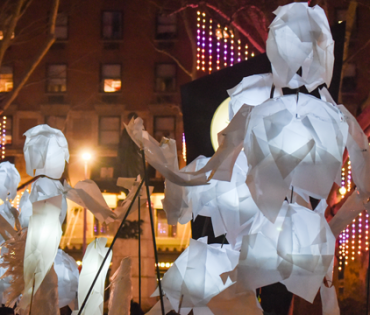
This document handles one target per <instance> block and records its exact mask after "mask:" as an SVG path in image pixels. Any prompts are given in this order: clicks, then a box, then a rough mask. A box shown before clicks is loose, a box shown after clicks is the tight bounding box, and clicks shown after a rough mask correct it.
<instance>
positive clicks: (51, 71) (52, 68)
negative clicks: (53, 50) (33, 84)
mask: <svg viewBox="0 0 370 315" xmlns="http://www.w3.org/2000/svg"><path fill="white" fill-rule="evenodd" d="M66 90H67V65H65V64H54V65H48V68H47V91H48V92H51V93H60V92H65V91H66Z"/></svg>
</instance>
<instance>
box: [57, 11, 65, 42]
mask: <svg viewBox="0 0 370 315" xmlns="http://www.w3.org/2000/svg"><path fill="white" fill-rule="evenodd" d="M55 37H56V39H57V40H58V39H59V40H66V39H68V16H67V14H66V13H58V15H57V19H56V21H55Z"/></svg>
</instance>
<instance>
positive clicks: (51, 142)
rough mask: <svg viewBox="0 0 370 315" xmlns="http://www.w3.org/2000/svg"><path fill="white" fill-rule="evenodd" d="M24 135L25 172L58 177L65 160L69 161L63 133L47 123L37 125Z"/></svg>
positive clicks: (60, 174)
mask: <svg viewBox="0 0 370 315" xmlns="http://www.w3.org/2000/svg"><path fill="white" fill-rule="evenodd" d="M24 135H25V136H26V141H25V143H24V147H23V152H24V159H25V160H26V170H27V174H28V175H30V176H32V177H33V176H37V175H46V176H48V177H51V178H54V179H59V178H60V177H61V176H62V174H63V172H64V167H65V162H68V161H69V152H68V143H67V140H66V138H65V136H64V135H63V133H62V132H61V131H60V130H58V129H54V128H51V127H49V126H48V125H38V126H36V127H34V128H31V129H29V130H27V131H26V132H25V133H24Z"/></svg>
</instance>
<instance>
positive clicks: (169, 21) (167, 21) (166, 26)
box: [156, 14, 177, 40]
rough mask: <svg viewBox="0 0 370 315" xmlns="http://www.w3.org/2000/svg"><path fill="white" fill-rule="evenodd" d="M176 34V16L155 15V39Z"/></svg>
mask: <svg viewBox="0 0 370 315" xmlns="http://www.w3.org/2000/svg"><path fill="white" fill-rule="evenodd" d="M176 36H177V16H176V14H173V15H169V16H168V15H166V14H158V15H157V28H156V39H161V40H168V39H173V38H175V37H176Z"/></svg>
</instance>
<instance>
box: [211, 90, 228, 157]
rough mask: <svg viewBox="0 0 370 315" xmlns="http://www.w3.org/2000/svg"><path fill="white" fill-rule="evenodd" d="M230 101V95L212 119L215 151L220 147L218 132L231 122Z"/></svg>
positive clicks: (212, 137) (212, 136)
mask: <svg viewBox="0 0 370 315" xmlns="http://www.w3.org/2000/svg"><path fill="white" fill-rule="evenodd" d="M229 102H230V97H228V98H227V99H225V100H224V101H223V102H222V103H221V104H220V106H218V108H217V109H216V111H215V113H214V115H213V118H212V121H211V142H212V147H213V149H214V150H215V151H216V150H217V148H218V138H217V134H218V133H219V132H220V131H221V130H224V129H225V128H226V127H227V125H228V124H229Z"/></svg>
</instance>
